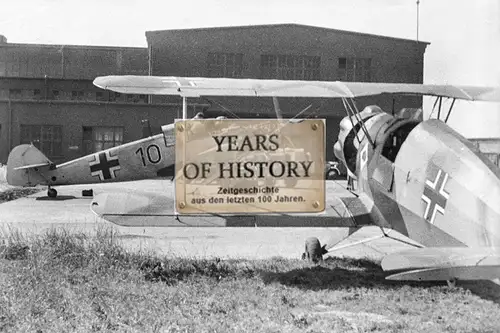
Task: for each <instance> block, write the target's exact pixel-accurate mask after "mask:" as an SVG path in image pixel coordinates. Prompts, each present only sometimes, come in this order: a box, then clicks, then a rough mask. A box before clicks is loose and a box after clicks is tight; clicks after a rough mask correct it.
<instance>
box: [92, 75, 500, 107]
mask: <svg viewBox="0 0 500 333" xmlns="http://www.w3.org/2000/svg"><path fill="white" fill-rule="evenodd" d="M94 85H96V86H97V87H99V88H102V89H109V90H112V91H116V92H120V93H131V94H152V95H180V96H185V97H199V96H255V97H325V98H355V97H361V96H371V95H379V94H385V93H387V94H412V95H429V96H443V97H450V98H457V99H464V100H471V101H474V100H478V101H494V102H500V88H498V87H473V86H456V85H431V84H414V83H375V82H341V81H333V82H329V81H296V80H260V79H228V78H201V77H170V76H166V77H161V76H134V75H128V76H127V75H124V76H101V77H97V78H96V79H95V80H94Z"/></svg>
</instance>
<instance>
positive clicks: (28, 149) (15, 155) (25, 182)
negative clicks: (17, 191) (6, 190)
mask: <svg viewBox="0 0 500 333" xmlns="http://www.w3.org/2000/svg"><path fill="white" fill-rule="evenodd" d="M52 165H54V164H53V163H52V161H51V160H49V159H48V158H47V157H46V156H45V155H44V154H43V153H42V152H41V151H40V150H38V149H37V148H36V147H35V146H33V145H28V144H23V145H19V146H17V147H15V148H14V149H12V151H11V152H10V154H9V158H8V160H7V183H9V185H12V186H35V185H38V184H46V183H47V181H46V180H45V178H44V177H43V175H42V174H41V173H40V170H43V169H48V168H49V167H51V166H52Z"/></svg>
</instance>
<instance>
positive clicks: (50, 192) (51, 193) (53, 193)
mask: <svg viewBox="0 0 500 333" xmlns="http://www.w3.org/2000/svg"><path fill="white" fill-rule="evenodd" d="M47 196H48V197H49V198H55V197H57V191H56V190H55V189H53V188H49V189H48V190H47Z"/></svg>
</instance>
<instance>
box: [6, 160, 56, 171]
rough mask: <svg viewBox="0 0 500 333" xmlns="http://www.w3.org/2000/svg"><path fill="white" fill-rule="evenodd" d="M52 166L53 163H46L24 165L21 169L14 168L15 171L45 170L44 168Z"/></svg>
mask: <svg viewBox="0 0 500 333" xmlns="http://www.w3.org/2000/svg"><path fill="white" fill-rule="evenodd" d="M50 165H51V163H50V162H46V163H39V164H30V165H24V166H21V167H17V168H14V170H24V169H34V168H43V167H47V166H50Z"/></svg>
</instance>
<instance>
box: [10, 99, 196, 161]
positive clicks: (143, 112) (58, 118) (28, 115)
mask: <svg viewBox="0 0 500 333" xmlns="http://www.w3.org/2000/svg"><path fill="white" fill-rule="evenodd" d="M198 107H199V108H201V107H202V106H198ZM181 112H182V110H181V105H175V104H174V105H161V104H157V105H136V104H128V103H89V102H70V101H52V102H46V101H9V100H3V101H0V126H1V129H0V163H6V161H7V157H8V154H9V152H10V150H11V149H12V148H13V147H15V146H16V145H19V144H20V143H21V133H20V128H21V125H50V126H53V125H60V126H62V155H61V156H49V157H51V158H52V159H53V160H54V162H56V163H60V162H63V161H67V160H71V159H73V158H77V157H80V156H83V155H85V151H84V149H83V127H84V126H85V127H96V126H104V127H123V143H125V142H130V141H134V140H138V139H140V138H142V137H145V136H147V135H149V133H148V128H147V124H144V123H143V122H142V120H149V123H150V125H151V129H152V132H153V134H156V133H160V130H161V126H162V125H165V124H169V123H172V122H174V120H175V118H178V115H179V114H180V113H181ZM193 112H195V111H194V110H191V113H193ZM10 115H11V116H10ZM9 117H11V118H10V119H12V121H11V122H10V121H9ZM9 127H10V128H11V129H12V133H11V134H10V133H9V131H8V130H7V129H8V128H9ZM75 147H77V149H75Z"/></svg>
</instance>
